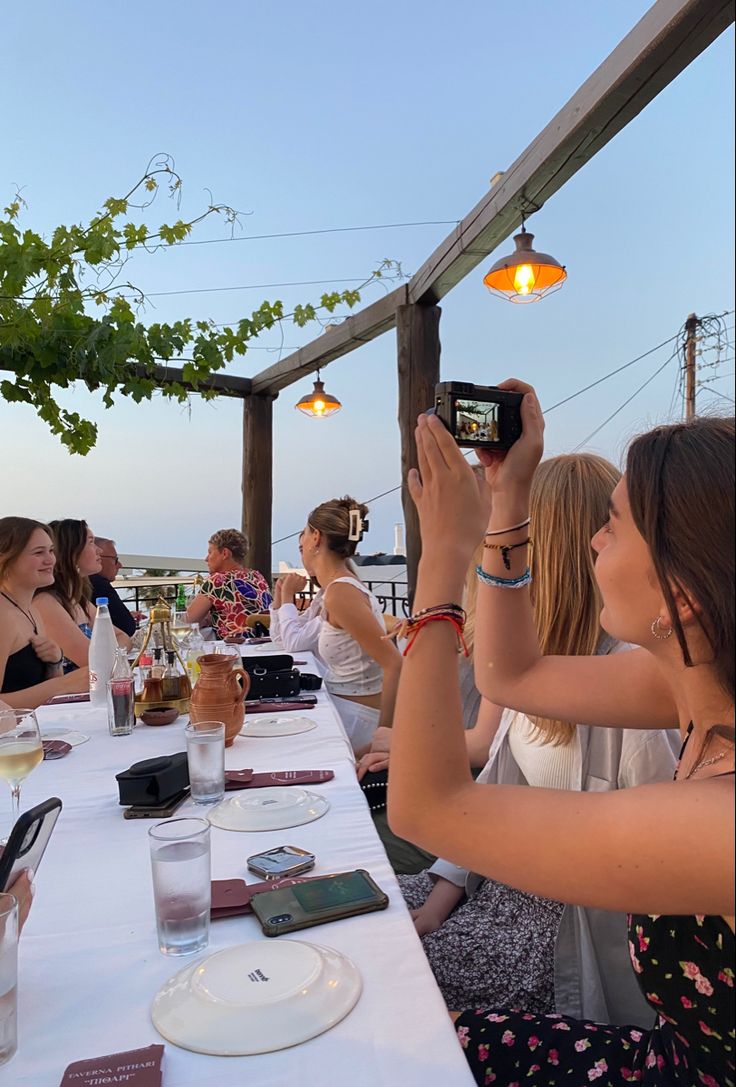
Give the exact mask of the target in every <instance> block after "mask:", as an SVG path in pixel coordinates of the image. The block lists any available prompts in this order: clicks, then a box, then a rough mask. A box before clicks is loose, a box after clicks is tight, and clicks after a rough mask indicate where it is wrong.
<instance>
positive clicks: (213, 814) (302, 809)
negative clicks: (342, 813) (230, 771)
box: [207, 785, 330, 830]
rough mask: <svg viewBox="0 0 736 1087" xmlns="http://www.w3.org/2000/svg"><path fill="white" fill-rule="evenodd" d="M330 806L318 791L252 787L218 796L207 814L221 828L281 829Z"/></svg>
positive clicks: (316, 815) (318, 815)
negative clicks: (224, 796)
mask: <svg viewBox="0 0 736 1087" xmlns="http://www.w3.org/2000/svg"><path fill="white" fill-rule="evenodd" d="M329 810H330V802H329V800H326V799H325V798H324V797H323V796H321V795H320V794H319V793H311V792H309V790H308V789H299V788H297V787H295V786H293V785H291V786H281V787H278V786H276V787H274V788H267V789H252V790H247V791H245V792H242V793H238V795H237V796H230V797H227V798H226V799H225V800H221V801H220V803H219V804H218V805H217V807H215V808H213V809H212V810H211V811H210V812H208V814H207V818H208V819H209V821H210V823H212V825H213V826H215V827H220V828H221V829H222V830H285V829H286V828H287V827H300V826H302V824H303V823H311V822H313V820H315V819H321V817H322V816H323V815H324V814H325V812H328V811H329Z"/></svg>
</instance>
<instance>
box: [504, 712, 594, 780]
mask: <svg viewBox="0 0 736 1087" xmlns="http://www.w3.org/2000/svg"><path fill="white" fill-rule="evenodd" d="M508 743H509V747H510V749H511V754H512V755H513V757H514V759H515V760H516V764H517V766H518V767H519V769H520V770H521V772H522V774H523V775H524V777H525V778H526V781H527V784H528V785H536V786H537V788H540V789H575V788H577V787H578V786H576V784H575V764H576V761H577V758H578V756H577V746H578V745H577V744H576V742H575V740H574V739H573V741H572V742H570V743H566V744H549V743H547V744H546V743H544V741H543V740H542V738H541V736H539V734H538V733H537V732H536V729H535V728H534V724H533V722H532V721H530V720H529V718H528V717H527V716H526V714H524V713H516V714H514V719H513V722H512V724H511V728H510V729H509V731H508Z"/></svg>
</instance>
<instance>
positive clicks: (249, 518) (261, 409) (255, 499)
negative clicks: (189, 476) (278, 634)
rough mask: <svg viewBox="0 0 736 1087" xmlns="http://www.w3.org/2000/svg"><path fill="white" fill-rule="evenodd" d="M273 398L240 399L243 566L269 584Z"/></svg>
mask: <svg viewBox="0 0 736 1087" xmlns="http://www.w3.org/2000/svg"><path fill="white" fill-rule="evenodd" d="M273 401H274V397H273V396H246V397H245V398H244V400H243V518H242V531H243V535H244V536H245V538H246V540H247V541H248V548H247V551H246V565H247V566H250V567H251V568H252V569H254V570H259V571H260V572H261V573H262V574H263V576H264V577H265V578H266V580H267V581H268V583H269V584H270V583H271V515H272V507H273Z"/></svg>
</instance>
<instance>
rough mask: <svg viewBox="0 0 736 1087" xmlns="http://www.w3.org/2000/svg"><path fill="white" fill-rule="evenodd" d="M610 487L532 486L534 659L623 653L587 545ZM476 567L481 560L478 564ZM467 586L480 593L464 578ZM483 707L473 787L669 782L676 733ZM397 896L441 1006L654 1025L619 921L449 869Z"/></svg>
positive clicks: (560, 471)
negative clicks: (483, 758)
mask: <svg viewBox="0 0 736 1087" xmlns="http://www.w3.org/2000/svg"><path fill="white" fill-rule="evenodd" d="M619 479H620V473H619V472H618V471H617V470H616V469H615V468H614V467H613V465H612V464H609V462H608V461H606V460H603V458H602V457H596V456H592V455H590V454H584V453H582V454H573V455H572V456H562V457H554V458H552V459H551V460H547V461H544V462H543V463H542V464H541V465H540V466H539V468H538V469H537V472H536V473H535V475H534V480H533V483H532V489H531V496H530V503H531V504H530V509H529V512H530V516H531V522H530V526H529V535H530V536H531V539H532V540H533V541H534V547H533V549H532V553H531V563H530V565H531V571H532V578H533V583H532V588H531V600H532V607H533V611H534V622H535V626H536V629H537V633H538V637H539V644H540V648H541V650H542V652H544V653H545V654H552V653H559V654H563V655H565V656H571V655H587V654H594V653H612V652H617V651H618V650H620V649H622V648H625V647H622V646H621V645H620V643H618V642H615V641H614V640H613V639H612V638H609V637H608V636H607V635H606V634H604V633H603V631H602V630H601V628H600V623H599V615H600V607H601V602H600V595H599V593H598V591H597V589H596V586H595V581H594V572H593V570H594V552H593V549H592V548H591V546H590V540H591V537H592V536H593V535H594V533H595V532H596V530H597V529H598V527H599V526H600V524H601V523H602V522H603V521H604V520H605V518H606V516H607V512H608V503H609V501H610V498H611V493H612V491H613V488H614V486H615V485H616V483H617V482H618V480H619ZM490 539H492V538H489V540H490ZM481 557H482V549H481V555H479V556H478V560H477V561H480V559H481ZM473 578H474V580H475V583H476V585H477V583H478V581H477V577H476V576H475V569H474V570H473ZM490 710H491V713H490V714H486V717H490V719H491V720H493V717H494V713H493V711H496V712H495V728H494V729H493V733H494V734H495V735H491V736H488V733H487V732H486V734H485V736H484V738H485V739H486V741H487V742H489V741H490V740H491V739H492V740H493V746H492V748H491V752H490V756H489V758H488V762H487V764H486V766H485V768H484V770H483V771H482V772H481V774H480V776H479V777H478V779H477V780H478V781H479V782H492V783H494V784H504V785H530V786H537V787H541V788H551V789H577V790H581V791H583V792H585V791H588V790H595V791H604V790H612V789H618V788H625V787H628V786H632V785H642V784H645V783H647V782H651V781H666V780H668V779H671V778H672V775H673V774H674V771H675V756H676V753H677V750H678V747H679V743H678V736H677V733H676V732H674V731H672V732H669V733H668V732H666V731H660V730H654V731H647V730H636V729H621V730H619V729H611V730H606V731H604V730H603V729H590V728H588V727H586V726H585V725H578V726H575V725H571V724H568V723H566V722H564V721H557V720H548V719H545V718H542V717H535V718H534V719H530V718H529V717H526V716H525V715H524V714H521V713H516V712H514V711H513V710H506V711H504V713H503V715H502V716H501V715H500V714H499V713H498V711H497V710H496V707H490ZM481 716H483V715H481ZM499 717H500V727H499ZM470 735H471V734H470V733H467V732H466V734H465V737H466V741H467V739H468V737H469V736H470ZM486 751H488V748H487V747H486ZM399 885H400V887H401V890H402V892H403V894H404V897H405V898H406V900H407V904H408V905H409V906H410V907H412V908H413V917H414V923H415V925H416V928H417V932H418V934H419V935H420V936H421V937H422V943H423V946H424V950H425V952H426V954H427V957H428V959H429V961H430V964H431V966H432V970H433V972H434V974H435V977H436V979H437V983H438V985H439V986H440V989H441V990H442V994H443V996H444V998H445V1000H446V1002H447V1004H448V1005H449V1007H452V1008H458V1007H460V1008H462V1007H470V1006H474V1005H480V1004H484V1003H485V1004H491V1005H494V1006H499V1005H501V1006H502V1005H508V1006H511V1007H524V1009H525V1010H526V1011H530V1012H552V1011H558V1012H563V1013H565V1014H568V1015H580V1016H587V1017H588V1018H593V1019H602V1020H605V1021H607V1022H614V1023H632V1024H633V1023H638V1024H640V1025H643V1026H649V1025H650V1024H651V1020H652V1015H651V1010H650V1008H649V1006H648V1004H647V1003H646V1002H645V1001H644V999H643V998H642V996H641V994H640V993H639V990H638V987H637V985H636V981H635V978H634V975H633V974H632V972H631V968H630V965H629V957H628V943H627V936H626V918H625V916H624V914H623V913H612V912H609V911H605V910H594V909H590V910H589V909H585V908H583V907H579V906H571V905H567V906H563V905H562V903H559V902H554V901H551V900H550V899H547V898H540V897H538V896H536V895H532V894H525V893H524V892H523V891H518V890H516V889H515V888H513V887H507V886H506V885H504V884H502V883H497V882H496V881H495V880H492V879H483V878H482V877H480V876H474V875H472V874H470V873H468V872H467V871H466V870H465V869H462V868H458V867H456V866H455V865H452V864H450V863H448V862H447V861H438V862H437V863H436V864H434V865H433V866H432V867H431V868H430V869H428V870H427V871H425V872H422V873H420V874H419V875H415V876H400V877H399Z"/></svg>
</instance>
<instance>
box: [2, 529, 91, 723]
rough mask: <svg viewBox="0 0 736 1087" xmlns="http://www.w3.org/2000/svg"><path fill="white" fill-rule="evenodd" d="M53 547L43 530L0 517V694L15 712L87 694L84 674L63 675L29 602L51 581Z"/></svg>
mask: <svg viewBox="0 0 736 1087" xmlns="http://www.w3.org/2000/svg"><path fill="white" fill-rule="evenodd" d="M55 562H56V557H55V555H54V544H53V540H52V538H51V534H50V532H49V530H48V529H47V528H46V526H45V525H42V524H41V523H40V522H39V521H32V520H30V519H29V518H27V517H3V518H0V693H2V696H3V700H4V701H5V702H6V703H7V704H8V705H10V706H12V707H14V708H16V709H25V708H26V707H28V708H29V709H36V707H37V706H40V705H41V703H42V702H45V701H46V700H47V699H49V698H53V696H54V695H58V694H69V693H72V692H76V691H83V690H86V689H87V687H88V686H89V677H88V674H87V670H86V669H80V670H79V671H78V672H77V673H76V675H73V676H72V675H70V676H64V675H63V674H62V669H61V664H62V659H63V654H62V652H61V649H60V648H59V646H58V645H57V644H56V643H55V642H54V641H52V640H51V638H49V637H48V635H47V631H46V628H45V626H44V622H43V618H42V616H41V613H40V611H39V609H38V607H37V605H36V603H35V602H34V593H35V592H36V590H37V589H39V588H41V587H43V586H45V585H51V584H52V583H53V580H54V564H55Z"/></svg>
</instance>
